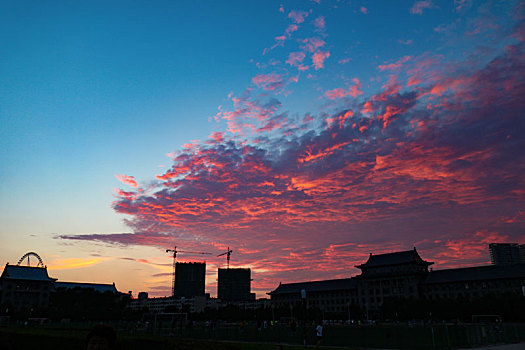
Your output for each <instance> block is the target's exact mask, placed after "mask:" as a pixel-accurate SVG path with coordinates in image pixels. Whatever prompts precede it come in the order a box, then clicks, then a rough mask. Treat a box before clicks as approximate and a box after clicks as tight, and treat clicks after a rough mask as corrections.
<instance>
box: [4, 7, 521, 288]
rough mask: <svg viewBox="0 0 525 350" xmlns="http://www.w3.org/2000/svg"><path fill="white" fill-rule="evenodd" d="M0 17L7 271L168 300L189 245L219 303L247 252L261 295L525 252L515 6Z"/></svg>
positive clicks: (118, 10) (105, 10) (35, 11)
mask: <svg viewBox="0 0 525 350" xmlns="http://www.w3.org/2000/svg"><path fill="white" fill-rule="evenodd" d="M0 6H1V7H0V10H1V11H0V13H1V14H0V16H1V18H2V21H0V31H1V32H2V33H3V34H4V37H6V38H7V39H6V42H5V45H4V51H5V52H4V54H3V57H4V58H5V60H4V64H3V69H2V74H1V76H2V78H3V79H2V82H3V84H2V92H3V93H2V94H0V96H2V97H0V105H1V106H2V113H1V114H0V118H1V120H2V125H3V128H2V130H3V137H2V138H0V146H1V147H0V157H1V158H0V160H1V164H2V165H1V173H0V174H1V175H0V176H1V179H2V181H1V182H0V183H2V185H1V186H2V187H1V196H0V209H1V210H0V213H1V214H0V215H1V216H0V218H1V221H2V223H3V225H2V227H1V228H0V239H1V241H2V244H1V248H0V255H1V256H2V258H3V261H0V265H2V266H3V265H4V264H5V263H6V262H7V261H9V262H10V263H15V262H16V260H17V259H18V258H19V257H20V255H21V254H22V253H23V252H26V251H28V250H34V251H38V252H39V253H40V254H41V256H42V257H43V258H44V260H45V262H46V264H47V265H48V267H49V268H50V269H52V270H53V271H54V274H55V276H56V277H59V278H60V279H62V280H74V278H72V277H73V276H76V275H78V274H79V273H81V274H82V275H84V276H86V278H85V279H87V280H91V281H97V282H100V283H111V282H113V281H115V282H116V283H117V285H118V286H119V289H121V290H133V291H137V292H138V291H148V292H150V294H151V295H153V296H161V295H170V291H171V266H172V264H171V263H172V261H171V260H170V256H169V255H167V254H166V253H165V250H166V249H170V248H173V246H178V247H180V248H181V249H186V250H190V251H203V252H209V253H211V254H213V255H211V256H210V257H206V259H205V260H206V263H207V280H206V288H207V289H206V292H209V293H211V294H212V295H215V294H216V289H217V288H216V281H215V279H216V271H217V268H219V267H224V266H225V265H226V259H225V258H223V257H216V255H217V254H219V253H222V252H224V251H225V250H227V249H228V247H230V248H231V249H232V250H233V253H232V256H231V266H232V267H245V268H251V271H252V278H253V279H254V280H253V283H252V291H254V292H256V293H258V296H263V295H264V293H265V292H267V291H268V290H272V289H273V288H275V286H276V285H278V283H279V282H280V281H287V282H293V281H308V280H319V279H328V278H345V277H349V276H350V275H355V274H356V273H357V272H358V271H357V269H356V268H355V267H354V266H355V265H356V264H359V263H361V262H362V261H363V260H365V259H366V257H367V256H368V254H369V253H371V252H373V253H374V254H380V253H387V252H393V251H403V250H408V249H412V248H413V247H414V246H416V247H417V249H418V251H419V252H421V254H422V255H424V256H425V258H426V259H428V260H431V261H436V262H439V263H438V264H437V265H436V266H435V268H436V269H439V268H445V267H459V266H473V265H481V264H488V263H489V262H490V256H489V253H488V243H491V242H518V243H522V244H523V243H524V242H523V237H524V235H523V232H524V231H523V230H524V228H525V227H524V222H525V215H524V213H525V208H524V206H523V194H524V190H525V187H524V183H523V179H524V178H525V174H524V172H525V171H524V167H523V164H524V162H525V159H524V157H525V154H524V152H523V149H525V138H524V137H523V135H522V132H521V131H522V130H523V129H524V126H525V125H524V121H523V118H522V114H523V111H524V110H525V102H524V101H525V99H524V98H523V96H524V95H525V86H524V79H523V77H524V76H525V64H524V63H525V62H524V58H523V57H524V44H523V40H524V38H525V36H524V33H525V31H524V28H525V27H524V23H525V21H524V18H525V13H524V7H523V4H520V2H519V1H505V2H489V1H483V2H473V1H468V0H465V1H449V2H437V1H432V0H427V1H402V2H395V3H394V2H391V1H380V2H366V1H362V2H360V1H356V2H351V3H350V2H348V3H342V2H338V1H292V2H286V3H282V4H281V2H278V1H268V2H249V3H245V2H242V1H234V2H227V3H216V2H212V1H201V2H195V3H191V4H177V3H171V2H161V3H158V4H156V5H155V6H152V5H151V4H150V3H147V2H138V3H134V4H129V3H127V2H117V3H112V4H109V5H108V4H105V3H102V2H96V1H95V2H90V3H89V4H70V5H65V4H35V3H32V2H25V1H20V2H17V3H16V4H2V5H0ZM177 259H178V260H179V261H200V260H204V259H201V258H195V257H193V256H190V255H183V254H181V255H180V256H177ZM130 276H133V278H131V277H130Z"/></svg>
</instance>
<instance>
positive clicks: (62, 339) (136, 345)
mask: <svg viewBox="0 0 525 350" xmlns="http://www.w3.org/2000/svg"><path fill="white" fill-rule="evenodd" d="M87 333H88V330H72V329H59V328H53V329H51V328H11V327H9V328H0V350H25V349H39V350H48V349H49V350H62V349H64V350H65V349H68V350H69V349H79V350H81V349H85V343H84V339H85V337H86V335H87ZM270 349H271V350H275V349H278V345H277V344H268V343H247V342H224V341H211V340H197V339H181V338H166V337H153V336H147V335H119V336H118V340H117V345H116V348H115V350H270ZM282 349H283V350H299V349H304V347H302V346H292V345H282ZM323 349H325V350H330V349H336V348H330V347H323ZM338 349H341V348H338Z"/></svg>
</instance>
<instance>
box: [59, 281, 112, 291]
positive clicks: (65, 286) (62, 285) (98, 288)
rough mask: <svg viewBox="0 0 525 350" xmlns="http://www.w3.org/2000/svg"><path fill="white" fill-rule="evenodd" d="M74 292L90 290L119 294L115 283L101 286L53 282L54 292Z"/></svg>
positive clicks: (100, 284)
mask: <svg viewBox="0 0 525 350" xmlns="http://www.w3.org/2000/svg"><path fill="white" fill-rule="evenodd" d="M61 289H63V290H75V289H92V290H94V291H96V292H100V293H105V292H110V293H115V294H116V293H119V291H118V290H117V287H115V283H113V284H102V283H78V282H55V290H57V291H59V290H61Z"/></svg>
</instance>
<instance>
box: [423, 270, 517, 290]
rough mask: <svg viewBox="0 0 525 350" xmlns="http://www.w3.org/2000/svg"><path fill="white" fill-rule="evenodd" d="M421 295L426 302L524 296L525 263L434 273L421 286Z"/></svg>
mask: <svg viewBox="0 0 525 350" xmlns="http://www.w3.org/2000/svg"><path fill="white" fill-rule="evenodd" d="M420 293H421V296H422V297H423V298H425V299H450V298H463V299H475V298H479V297H484V296H489V295H504V294H505V295H525V264H513V265H488V266H477V267H466V268H459V269H447V270H437V271H431V272H430V273H429V274H428V276H427V278H426V279H425V281H423V283H422V284H421V285H420Z"/></svg>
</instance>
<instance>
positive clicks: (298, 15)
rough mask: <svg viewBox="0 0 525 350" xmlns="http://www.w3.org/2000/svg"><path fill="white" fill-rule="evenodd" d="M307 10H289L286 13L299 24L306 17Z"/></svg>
mask: <svg viewBox="0 0 525 350" xmlns="http://www.w3.org/2000/svg"><path fill="white" fill-rule="evenodd" d="M308 14H309V12H306V11H295V10H293V11H290V13H288V18H291V19H292V20H293V21H294V22H295V23H297V24H301V23H303V22H304V19H305V18H306V17H308Z"/></svg>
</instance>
